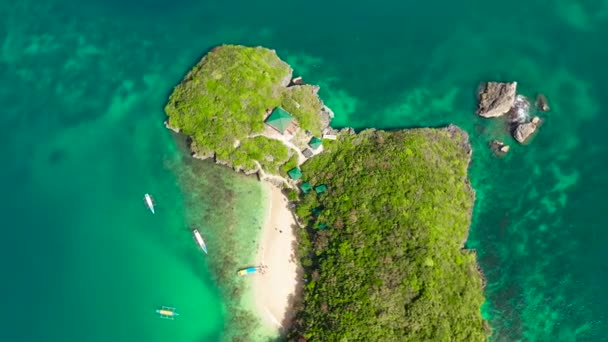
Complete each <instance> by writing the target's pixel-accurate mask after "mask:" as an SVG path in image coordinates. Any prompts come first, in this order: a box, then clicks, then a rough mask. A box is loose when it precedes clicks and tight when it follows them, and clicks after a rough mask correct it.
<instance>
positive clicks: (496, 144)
mask: <svg viewBox="0 0 608 342" xmlns="http://www.w3.org/2000/svg"><path fill="white" fill-rule="evenodd" d="M490 148H491V149H492V151H494V153H495V154H496V155H498V156H503V155H505V154H507V152H509V150H510V149H511V147H510V146H509V145H507V144H505V143H504V142H502V141H499V140H494V141H492V142H491V143H490Z"/></svg>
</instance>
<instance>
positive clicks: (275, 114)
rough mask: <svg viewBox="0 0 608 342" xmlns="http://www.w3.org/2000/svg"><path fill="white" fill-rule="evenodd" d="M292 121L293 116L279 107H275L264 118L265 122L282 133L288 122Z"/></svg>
mask: <svg viewBox="0 0 608 342" xmlns="http://www.w3.org/2000/svg"><path fill="white" fill-rule="evenodd" d="M292 121H293V116H291V115H290V114H289V113H287V112H286V111H285V109H283V108H281V107H277V108H275V109H274V110H273V111H272V113H271V114H270V115H269V116H268V117H267V118H266V124H267V125H269V126H270V127H272V128H274V129H276V130H277V131H279V132H281V134H283V133H284V132H285V130H286V129H287V127H289V124H291V122H292Z"/></svg>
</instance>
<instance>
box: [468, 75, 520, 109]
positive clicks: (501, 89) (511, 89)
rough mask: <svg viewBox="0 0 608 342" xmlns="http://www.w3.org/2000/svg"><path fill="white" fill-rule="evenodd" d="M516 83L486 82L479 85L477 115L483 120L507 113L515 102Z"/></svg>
mask: <svg viewBox="0 0 608 342" xmlns="http://www.w3.org/2000/svg"><path fill="white" fill-rule="evenodd" d="M516 92H517V82H510V83H501V82H486V83H483V84H481V86H480V87H479V91H478V93H477V96H478V100H479V103H478V106H477V114H478V115H479V116H482V117H484V118H495V117H499V116H502V115H504V114H505V113H507V112H508V111H509V110H510V109H511V107H513V103H514V101H515V96H516Z"/></svg>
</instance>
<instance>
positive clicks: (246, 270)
mask: <svg viewBox="0 0 608 342" xmlns="http://www.w3.org/2000/svg"><path fill="white" fill-rule="evenodd" d="M260 269H261V267H260V266H253V267H247V268H243V269H240V270H239V272H238V274H239V275H240V276H244V275H248V274H253V273H256V272H258V271H259V270H260Z"/></svg>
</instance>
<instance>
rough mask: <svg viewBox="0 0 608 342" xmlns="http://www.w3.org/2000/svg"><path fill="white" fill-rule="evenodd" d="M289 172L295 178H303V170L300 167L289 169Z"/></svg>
mask: <svg viewBox="0 0 608 342" xmlns="http://www.w3.org/2000/svg"><path fill="white" fill-rule="evenodd" d="M287 174H288V175H289V177H290V178H291V179H293V180H298V179H300V178H302V171H301V170H300V168H299V167H294V168H293V169H291V170H289V171H287Z"/></svg>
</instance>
